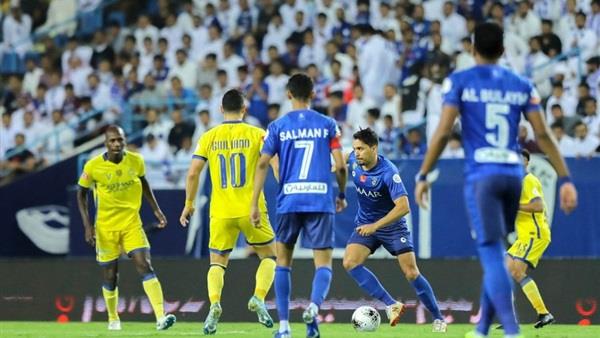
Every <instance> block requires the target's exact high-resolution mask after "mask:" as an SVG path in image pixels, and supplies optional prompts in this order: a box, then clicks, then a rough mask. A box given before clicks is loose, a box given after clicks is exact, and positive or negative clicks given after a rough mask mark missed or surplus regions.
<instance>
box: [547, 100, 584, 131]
mask: <svg viewBox="0 0 600 338" xmlns="http://www.w3.org/2000/svg"><path fill="white" fill-rule="evenodd" d="M586 100H587V99H586ZM547 114H548V118H547V120H546V123H547V124H548V125H552V124H553V123H554V122H560V123H561V124H562V126H563V128H564V129H565V130H567V131H569V132H570V131H572V130H573V127H574V126H575V123H577V122H578V121H580V120H581V118H580V117H579V116H578V115H575V116H565V114H564V111H563V109H562V107H561V105H559V104H554V105H552V106H551V107H550V110H549V111H547Z"/></svg>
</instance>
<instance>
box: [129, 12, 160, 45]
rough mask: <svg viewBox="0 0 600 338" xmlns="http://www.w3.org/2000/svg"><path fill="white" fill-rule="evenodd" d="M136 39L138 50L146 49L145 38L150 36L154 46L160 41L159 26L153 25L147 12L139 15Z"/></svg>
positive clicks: (135, 32)
mask: <svg viewBox="0 0 600 338" xmlns="http://www.w3.org/2000/svg"><path fill="white" fill-rule="evenodd" d="M133 34H134V36H135V41H137V49H138V51H142V50H144V45H143V44H144V39H145V38H146V37H149V38H150V40H151V41H152V46H153V47H154V46H156V43H157V42H158V35H159V31H158V28H156V27H155V26H153V25H152V23H151V22H150V18H149V17H148V16H147V15H146V14H142V15H140V16H139V17H138V20H137V27H136V28H135V31H134V33H133Z"/></svg>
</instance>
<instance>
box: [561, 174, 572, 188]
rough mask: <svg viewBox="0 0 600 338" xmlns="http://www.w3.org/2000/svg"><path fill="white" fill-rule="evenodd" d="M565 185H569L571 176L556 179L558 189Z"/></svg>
mask: <svg viewBox="0 0 600 338" xmlns="http://www.w3.org/2000/svg"><path fill="white" fill-rule="evenodd" d="M565 183H571V176H563V177H559V178H558V186H559V187H560V186H561V185H563V184H565Z"/></svg>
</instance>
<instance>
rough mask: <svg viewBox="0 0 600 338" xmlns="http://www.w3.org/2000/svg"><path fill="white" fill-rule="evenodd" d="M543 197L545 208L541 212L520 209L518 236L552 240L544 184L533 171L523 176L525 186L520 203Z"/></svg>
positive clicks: (518, 214) (517, 222)
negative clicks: (543, 189) (547, 217)
mask: <svg viewBox="0 0 600 338" xmlns="http://www.w3.org/2000/svg"><path fill="white" fill-rule="evenodd" d="M537 198H539V199H541V200H542V203H543V204H544V210H543V211H541V212H525V211H521V210H519V212H518V213H517V220H516V228H517V237H518V238H520V239H523V238H538V239H545V240H548V241H549V240H550V227H549V226H548V222H547V221H546V201H545V200H544V192H543V191H542V184H541V183H540V180H538V178H537V177H535V176H534V175H533V174H532V173H527V175H525V177H524V178H523V188H522V190H521V199H520V200H519V204H527V203H529V202H531V201H532V200H534V199H537Z"/></svg>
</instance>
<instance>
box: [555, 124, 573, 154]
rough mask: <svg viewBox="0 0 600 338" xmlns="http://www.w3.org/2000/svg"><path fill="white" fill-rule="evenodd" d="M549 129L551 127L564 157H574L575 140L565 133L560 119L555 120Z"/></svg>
mask: <svg viewBox="0 0 600 338" xmlns="http://www.w3.org/2000/svg"><path fill="white" fill-rule="evenodd" d="M550 129H552V134H554V138H555V139H556V143H557V144H558V150H559V151H560V153H561V154H562V155H563V156H565V157H575V140H574V139H573V138H572V137H571V136H569V135H567V133H565V127H564V125H563V123H562V121H555V122H554V123H552V124H551V125H550Z"/></svg>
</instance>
